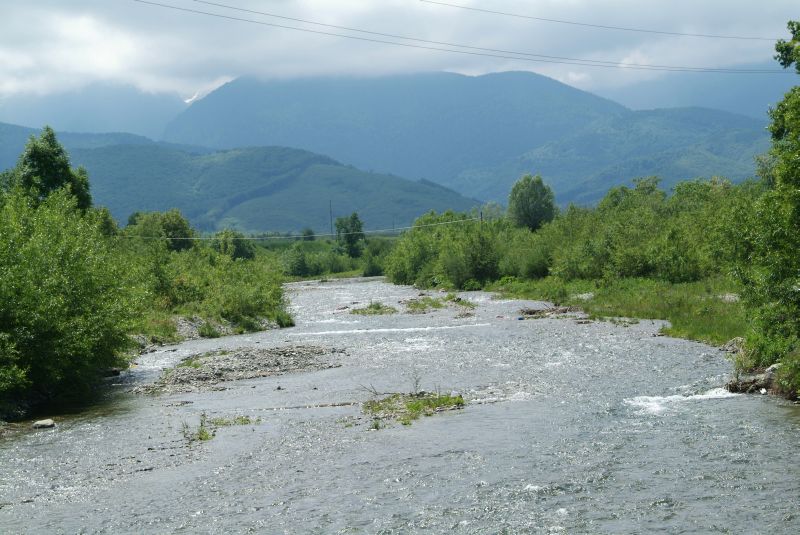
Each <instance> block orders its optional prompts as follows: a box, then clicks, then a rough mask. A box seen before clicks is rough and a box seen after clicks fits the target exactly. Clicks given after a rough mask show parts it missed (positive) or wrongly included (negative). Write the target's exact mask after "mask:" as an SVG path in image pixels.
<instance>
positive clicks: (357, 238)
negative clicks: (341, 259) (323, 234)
mask: <svg viewBox="0 0 800 535" xmlns="http://www.w3.org/2000/svg"><path fill="white" fill-rule="evenodd" d="M336 241H337V242H339V244H340V245H341V246H342V247H344V250H345V252H346V253H347V255H348V256H349V257H350V258H358V257H359V256H361V250H362V242H363V241H364V224H363V223H362V222H361V219H360V218H359V217H358V214H357V213H356V212H353V213H352V214H350V216H349V217H337V218H336Z"/></svg>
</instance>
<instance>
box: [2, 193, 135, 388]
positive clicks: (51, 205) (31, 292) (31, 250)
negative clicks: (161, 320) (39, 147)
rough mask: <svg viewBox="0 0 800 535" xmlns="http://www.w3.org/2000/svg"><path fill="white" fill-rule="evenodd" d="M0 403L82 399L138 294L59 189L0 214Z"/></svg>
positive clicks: (117, 341) (96, 228) (89, 221)
mask: <svg viewBox="0 0 800 535" xmlns="http://www.w3.org/2000/svg"><path fill="white" fill-rule="evenodd" d="M0 274H2V275H1V276H0V349H2V357H0V358H2V361H0V398H2V397H4V396H8V395H10V394H12V393H17V394H19V393H20V392H31V393H33V394H34V395H35V396H36V397H39V398H49V397H52V396H54V395H67V394H74V395H76V396H80V395H84V394H85V393H86V392H87V391H88V390H89V389H90V387H91V386H92V384H93V383H94V381H95V380H96V379H97V378H98V376H99V374H101V373H102V371H103V370H104V369H105V368H109V367H112V366H116V365H119V364H120V362H121V361H122V357H121V355H122V352H123V351H124V350H125V349H126V348H128V347H129V344H130V341H129V338H128V336H127V333H128V332H129V331H130V330H131V328H132V326H133V325H134V320H135V319H136V318H137V316H138V315H139V314H140V312H141V310H142V308H143V305H144V297H145V293H144V291H143V289H142V288H141V286H140V285H139V284H137V282H136V281H135V280H131V278H130V274H131V270H129V269H128V266H127V265H126V262H125V261H124V258H123V257H122V255H120V254H119V253H118V251H117V250H116V249H115V248H114V247H113V243H112V242H111V241H110V240H109V239H107V238H106V236H105V234H104V229H103V227H102V225H101V224H100V219H99V218H95V217H85V216H84V214H83V212H82V211H80V210H79V209H78V205H77V200H76V199H75V197H74V196H72V195H71V194H70V193H69V192H67V191H66V190H61V191H58V192H55V193H51V194H50V196H49V197H47V198H46V199H45V200H44V201H43V202H42V203H41V204H40V205H39V207H38V208H37V207H35V206H34V205H33V203H32V202H31V200H30V198H29V197H27V196H26V195H24V194H22V193H21V192H19V191H14V192H11V193H9V194H7V195H6V196H5V197H4V199H3V201H2V206H0Z"/></svg>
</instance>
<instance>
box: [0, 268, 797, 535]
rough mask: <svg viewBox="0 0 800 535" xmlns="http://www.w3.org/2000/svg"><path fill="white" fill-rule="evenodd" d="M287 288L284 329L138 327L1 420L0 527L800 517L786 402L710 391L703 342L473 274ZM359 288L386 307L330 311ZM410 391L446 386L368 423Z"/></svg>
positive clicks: (715, 364) (181, 528) (703, 525)
mask: <svg viewBox="0 0 800 535" xmlns="http://www.w3.org/2000/svg"><path fill="white" fill-rule="evenodd" d="M287 291H288V294H289V297H290V299H291V303H292V311H293V314H294V316H295V319H296V321H297V326H296V327H293V328H289V329H280V330H270V331H265V332H262V333H251V334H247V335H242V336H230V337H222V338H216V339H201V340H194V341H189V342H185V343H182V344H179V345H176V346H173V347H162V348H157V349H156V350H155V351H153V352H152V353H147V354H146V355H142V356H141V357H140V358H139V359H138V360H137V362H138V365H137V366H135V367H134V368H132V369H131V370H129V371H126V372H123V373H122V374H121V375H120V376H119V377H112V378H109V394H108V397H107V399H105V400H103V401H102V402H101V403H98V404H97V405H96V406H94V407H90V408H84V409H82V410H81V411H78V412H73V413H65V414H52V415H51V414H48V415H46V416H52V418H53V420H54V423H55V427H50V428H43V429H40V430H33V429H32V428H31V423H32V422H23V423H22V424H19V425H21V426H23V428H24V430H22V431H20V432H16V433H13V434H11V435H8V436H5V437H2V438H0V470H1V471H2V477H0V532H2V533H41V532H47V533H172V532H187V533H194V532H200V533H231V532H237V533H238V532H257V533H444V532H447V533H465V534H473V533H499V532H507V533H542V534H552V533H592V534H596V533H651V532H666V533H715V532H716V533H725V532H728V533H771V534H773V533H775V534H783V533H787V534H794V533H797V532H798V531H799V530H800V515H798V513H797V511H798V510H800V498H799V497H800V471H798V470H799V469H798V468H797V463H796V446H797V444H798V442H800V408H799V407H798V406H796V405H793V404H791V403H789V402H786V401H785V400H782V399H779V398H775V397H771V396H752V395H743V394H736V393H732V392H728V391H726V390H725V389H724V388H723V386H724V385H725V384H726V383H727V382H728V381H730V379H731V377H732V366H731V362H730V359H729V358H728V357H727V356H726V354H725V353H724V352H722V351H719V350H718V349H717V348H713V347H710V346H707V345H703V344H698V343H694V342H689V341H685V340H676V339H672V338H669V337H665V336H657V334H658V333H659V328H660V327H661V325H662V323H661V322H653V321H648V320H642V321H639V322H638V323H634V322H624V323H618V324H615V323H612V322H597V321H590V320H588V319H587V318H585V317H582V316H581V315H580V314H579V313H572V312H571V311H561V312H558V311H557V312H556V313H552V310H551V313H546V314H544V313H543V314H539V313H537V312H536V311H537V310H547V309H548V308H550V307H549V306H548V305H547V304H546V303H537V302H531V301H520V300H505V299H497V298H496V297H495V296H492V295H490V294H486V293H482V292H470V293H462V294H459V295H458V296H457V297H458V298H459V299H462V300H464V301H466V302H468V303H469V306H468V307H467V308H468V310H469V314H468V315H467V314H464V313H463V310H461V309H463V308H465V307H464V306H461V305H459V306H455V305H449V304H448V305H446V306H443V307H441V308H437V307H436V306H435V305H433V304H432V302H431V301H428V300H426V301H425V302H426V306H425V309H424V312H425V313H411V309H417V310H419V308H420V306H418V305H412V306H411V309H410V308H409V307H408V306H407V305H404V304H403V303H409V302H411V301H412V300H414V299H420V298H424V297H426V296H420V295H419V291H418V290H415V289H413V288H408V287H400V286H392V285H390V284H386V283H385V282H382V281H380V280H366V281H365V280H340V281H330V282H324V283H320V282H301V283H294V284H290V285H287ZM430 294H431V295H430V297H432V298H436V299H438V298H442V299H443V300H445V301H446V300H447V299H446V298H447V297H448V296H447V295H446V294H441V295H440V294H438V293H436V292H430ZM373 302H380V303H383V304H385V305H387V306H393V307H394V308H397V309H398V310H397V313H394V314H389V315H366V316H362V315H357V314H351V313H350V309H351V308H352V307H353V306H354V303H357V304H358V306H364V305H365V304H369V303H373ZM450 302H454V301H448V303H450ZM427 305H431V306H427ZM523 310H524V311H526V313H525V314H523V313H521V312H520V311H523ZM526 317H530V318H531V320H529V321H520V318H522V319H525V318H526ZM301 348H302V349H301ZM181 364H183V365H181ZM170 370H173V371H171V372H170ZM173 374H174V378H173V379H169V377H170V376H173ZM247 377H250V378H247ZM229 379H233V380H229ZM132 390H137V391H142V390H144V391H148V392H153V393H154V395H151V394H142V393H136V392H132ZM422 391H425V392H429V393H434V394H436V395H437V396H439V395H444V396H449V397H450V398H456V397H457V396H454V395H453V393H457V394H458V396H461V397H463V405H461V404H460V403H451V406H453V407H458V410H446V411H439V410H437V408H436V404H437V403H438V401H435V399H436V398H432V399H433V401H432V405H433V406H432V407H431V406H429V407H427V410H426V409H425V408H423V409H422V410H421V411H420V412H419V417H418V418H417V419H415V420H413V423H411V425H402V423H401V422H392V421H391V420H390V419H385V420H383V421H381V422H379V424H380V425H375V426H373V425H370V423H373V422H374V419H375V414H380V412H379V411H378V412H376V413H375V414H373V415H370V414H368V413H365V412H364V407H365V404H367V407H369V406H370V405H369V403H370V402H373V401H376V400H377V401H378V402H379V403H386V401H385V400H386V399H387V397H389V398H388V399H392V398H391V397H390V396H393V395H396V394H397V393H413V392H422ZM394 399H395V400H400V401H402V402H403V403H404V404H405V403H406V402H412V403H413V402H415V401H418V400H415V399H413V397H408V396H406V397H396V398H394ZM381 400H383V401H381ZM450 401H451V402H452V401H453V399H450ZM393 403H394V402H393ZM373 406H374V405H373ZM377 407H378V408H381V407H382V405H380V404H379V405H378V406H377ZM414 407H416V405H415V406H414ZM406 408H408V406H406ZM427 414H430V415H431V416H427Z"/></svg>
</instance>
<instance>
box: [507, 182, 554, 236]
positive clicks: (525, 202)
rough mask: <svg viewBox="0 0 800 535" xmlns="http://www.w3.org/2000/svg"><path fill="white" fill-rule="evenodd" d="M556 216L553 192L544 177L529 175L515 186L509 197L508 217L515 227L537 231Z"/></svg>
mask: <svg viewBox="0 0 800 535" xmlns="http://www.w3.org/2000/svg"><path fill="white" fill-rule="evenodd" d="M555 215H556V206H555V201H554V197H553V190H552V189H550V186H548V185H546V184H545V183H544V181H543V180H542V177H540V176H539V175H536V176H535V177H533V176H531V175H529V174H528V175H525V176H523V177H522V178H520V179H519V180H518V181H517V183H516V184H514V187H513V188H512V189H511V194H510V195H509V196H508V217H509V219H511V222H512V223H514V225H516V226H518V227H528V228H529V229H531V230H537V229H538V228H539V227H541V226H542V225H543V224H544V223H547V222H549V221H552V220H553V218H554V217H555Z"/></svg>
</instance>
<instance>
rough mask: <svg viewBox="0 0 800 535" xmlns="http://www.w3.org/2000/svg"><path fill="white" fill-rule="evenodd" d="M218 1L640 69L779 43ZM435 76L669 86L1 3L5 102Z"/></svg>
mask: <svg viewBox="0 0 800 535" xmlns="http://www.w3.org/2000/svg"><path fill="white" fill-rule="evenodd" d="M154 1H157V2H160V3H164V4H171V5H175V6H179V7H184V8H189V9H196V10H202V11H211V12H214V13H219V14H224V15H229V16H233V17H242V18H251V19H254V20H260V21H264V22H273V23H278V24H285V25H292V26H297V27H303V28H309V29H317V30H323V31H330V32H337V33H349V32H341V31H339V30H331V29H325V28H320V27H315V26H312V25H308V24H302V23H295V22H288V21H281V20H278V19H274V18H270V17H266V16H260V15H253V14H246V13H241V12H236V11H231V10H227V9H224V8H221V7H212V6H208V5H203V4H201V3H198V2H195V1H192V0H154ZM449 1H451V2H452V3H458V4H462V5H470V6H475V7H481V8H484V9H492V10H502V11H507V12H515V13H522V14H528V15H532V16H537V17H547V18H555V19H568V20H576V21H583V22H589V23H594V24H605V25H615V26H630V27H641V28H653V29H660V30H665V31H676V32H692V33H711V34H727V35H744V36H757V37H786V36H787V32H786V22H787V20H788V19H790V18H798V10H797V1H796V0H769V1H768V2H754V1H752V0H702V1H699V0H663V1H662V0H648V1H646V2H643V1H641V0H604V1H602V2H598V1H596V0H484V1H480V2H478V1H474V0H449ZM218 3H222V4H228V5H231V6H236V7H240V8H248V9H252V10H258V11H269V12H272V13H275V14H280V15H284V16H290V17H297V18H303V19H309V20H314V21H319V22H323V23H327V24H335V25H341V26H349V27H353V28H360V29H365V30H371V31H376V32H385V33H392V34H399V35H406V36H410V37H417V38H422V39H429V40H435V41H446V42H453V43H460V44H469V45H472V46H478V47H486V48H495V49H505V50H515V51H524V52H531V53H537V54H547V55H555V56H569V57H579V58H585V59H597V60H610V61H620V62H629V63H649V64H663V65H685V66H693V67H722V68H736V67H737V66H741V65H748V64H754V63H760V62H769V61H770V60H771V57H772V54H773V46H774V43H773V42H770V41H737V40H727V39H726V40H723V39H702V38H691V37H679V36H666V35H655V34H644V33H632V32H620V31H605V30H599V29H591V28H582V27H575V26H566V25H560V24H552V23H545V22H536V21H530V20H521V19H515V18H510V17H503V16H498V15H492V14H487V13H476V12H470V11H464V10H459V9H453V8H449V7H445V6H439V5H432V4H428V3H422V2H419V1H418V0H218ZM350 34H351V35H358V34H352V33H350ZM775 67H776V68H777V65H776V66H775ZM434 70H435V71H441V70H445V71H452V72H460V73H465V74H483V73H487V72H496V71H507V70H530V71H534V72H538V73H540V74H544V75H547V76H551V77H553V78H556V79H558V80H561V81H563V82H566V83H569V84H571V85H574V86H576V87H580V88H581V89H587V90H597V89H602V88H608V87H613V86H622V85H626V84H631V83H633V82H636V81H640V80H643V79H651V78H655V77H658V76H660V75H661V73H659V72H651V71H632V70H621V69H601V68H593V67H584V66H575V65H559V64H548V63H535V62H526V61H521V60H513V59H502V58H489V57H480V56H470V55H461V54H453V53H446V52H438V51H431V50H418V49H411V48H403V47H396V46H392V45H387V44H379V43H370V42H360V41H354V40H348V39H341V38H337V37H330V36H324V35H314V34H310V33H302V32H297V31H291V30H287V29H280V28H273V27H267V26H260V25H256V24H251V23H246V22H238V21H231V20H223V19H219V18H212V17H208V16H204V15H199V14H192V13H185V12H177V11H173V10H168V9H164V8H161V7H156V6H152V5H145V4H141V3H136V2H134V1H132V0H72V1H67V0H4V1H3V2H2V4H1V5H0V96H8V95H12V94H20V93H40V94H42V93H50V92H58V91H63V90H68V89H75V88H79V87H81V86H83V85H87V84H89V83H92V82H98V81H102V82H117V83H126V84H132V85H135V86H136V87H138V88H140V89H143V90H145V91H150V92H177V93H179V94H180V95H181V96H183V97H184V98H189V97H191V96H192V95H195V94H196V93H200V94H203V93H205V92H207V91H209V90H211V89H213V88H214V87H217V86H218V85H220V84H221V83H224V82H225V81H227V80H230V79H232V78H235V77H237V76H241V75H256V76H261V77H298V76H314V75H379V74H390V73H408V72H420V71H434ZM698 76H702V75H698ZM770 76H771V75H770Z"/></svg>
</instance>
